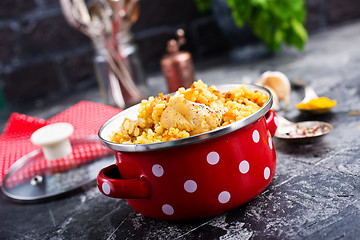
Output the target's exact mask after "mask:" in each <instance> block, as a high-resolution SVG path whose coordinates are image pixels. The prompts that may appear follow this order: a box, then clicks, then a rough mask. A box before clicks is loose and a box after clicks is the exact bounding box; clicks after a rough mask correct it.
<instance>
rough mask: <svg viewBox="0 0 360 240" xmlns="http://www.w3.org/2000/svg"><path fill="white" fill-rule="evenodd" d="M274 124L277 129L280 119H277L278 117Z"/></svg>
mask: <svg viewBox="0 0 360 240" xmlns="http://www.w3.org/2000/svg"><path fill="white" fill-rule="evenodd" d="M274 123H275V126H276V127H277V126H278V125H279V119H278V118H277V116H275V117H274Z"/></svg>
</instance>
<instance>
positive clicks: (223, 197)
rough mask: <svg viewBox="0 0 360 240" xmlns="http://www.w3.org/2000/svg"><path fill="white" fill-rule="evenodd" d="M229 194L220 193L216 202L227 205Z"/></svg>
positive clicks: (226, 192)
mask: <svg viewBox="0 0 360 240" xmlns="http://www.w3.org/2000/svg"><path fill="white" fill-rule="evenodd" d="M230 197H231V196H230V193H229V192H228V191H222V192H221V193H220V194H219V196H218V200H219V202H220V203H227V202H229V200H230Z"/></svg>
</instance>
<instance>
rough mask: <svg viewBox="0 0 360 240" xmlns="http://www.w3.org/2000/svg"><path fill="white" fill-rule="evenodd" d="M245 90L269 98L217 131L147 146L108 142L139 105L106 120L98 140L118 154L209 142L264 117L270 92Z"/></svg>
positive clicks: (221, 88) (226, 88) (222, 88)
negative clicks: (261, 104) (258, 108)
mask: <svg viewBox="0 0 360 240" xmlns="http://www.w3.org/2000/svg"><path fill="white" fill-rule="evenodd" d="M244 85H245V86H246V87H247V88H249V89H253V90H258V91H262V92H264V93H265V94H267V95H268V96H269V98H268V101H267V102H266V103H265V104H264V106H262V108H261V109H260V110H258V111H257V112H256V113H254V114H252V115H250V116H248V117H246V118H244V119H241V120H239V121H236V122H234V123H232V124H229V125H227V126H224V127H220V128H217V129H214V130H212V131H209V132H205V133H202V134H198V135H194V136H191V137H187V138H182V139H177V140H173V141H166V142H160V143H147V144H119V143H114V142H111V141H110V135H111V134H112V133H113V132H114V131H115V130H116V129H119V128H120V125H121V124H122V122H123V121H124V119H125V118H129V119H133V120H135V119H137V116H138V108H139V106H140V103H139V104H137V105H135V106H132V107H130V108H128V109H126V110H124V111H122V112H120V113H119V114H117V115H115V116H114V117H112V118H111V119H110V120H108V121H107V122H106V123H105V124H104V125H103V126H102V127H101V128H100V130H99V133H98V135H99V138H100V139H101V140H102V141H103V145H104V146H106V147H107V148H109V149H112V150H114V151H120V152H145V151H154V150H160V149H165V148H171V147H179V146H184V145H188V144H194V143H198V142H202V141H205V140H209V139H212V138H215V137H219V136H222V135H224V134H227V133H230V132H233V131H235V130H238V129H240V128H243V127H245V126H247V125H249V124H251V123H253V122H255V121H256V120H258V119H260V118H261V117H262V116H264V115H265V114H266V113H267V112H268V111H269V110H270V108H271V106H272V104H273V96H272V94H271V92H270V91H269V90H268V89H266V88H264V87H261V86H257V85H253V84H244ZM237 86H239V84H224V85H218V86H217V89H218V90H219V91H220V92H227V91H229V90H230V89H232V88H234V87H237Z"/></svg>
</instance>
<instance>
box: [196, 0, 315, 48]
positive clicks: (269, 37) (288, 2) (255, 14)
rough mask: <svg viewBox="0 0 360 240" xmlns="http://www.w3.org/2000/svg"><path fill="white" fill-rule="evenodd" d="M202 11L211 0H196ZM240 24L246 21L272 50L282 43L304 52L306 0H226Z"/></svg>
mask: <svg viewBox="0 0 360 240" xmlns="http://www.w3.org/2000/svg"><path fill="white" fill-rule="evenodd" d="M194 1H195V3H196V5H197V8H198V10H199V11H200V12H207V11H209V10H210V9H211V0H194ZM226 1H227V5H228V6H229V8H230V9H231V14H232V18H233V19H234V22H235V24H236V25H237V26H238V27H242V26H244V24H247V25H248V26H249V27H250V28H251V30H252V31H253V33H254V34H255V35H256V36H257V37H258V38H259V39H261V40H262V41H263V42H264V43H265V44H266V45H267V47H268V49H269V50H271V51H278V50H280V49H281V45H282V44H283V43H285V44H287V45H288V46H294V47H296V48H297V49H298V50H299V51H302V50H303V49H304V47H305V44H306V42H307V40H308V34H307V31H306V29H305V27H304V22H305V17H306V10H305V2H306V0H226Z"/></svg>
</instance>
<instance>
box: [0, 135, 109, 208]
mask: <svg viewBox="0 0 360 240" xmlns="http://www.w3.org/2000/svg"><path fill="white" fill-rule="evenodd" d="M70 142H71V146H72V147H73V148H76V147H77V146H78V147H79V145H84V144H86V146H87V147H89V148H91V147H92V146H93V145H94V146H95V145H99V139H98V138H78V139H73V140H71V141H70ZM114 162H115V158H114V155H113V154H111V155H106V156H104V155H103V156H102V157H99V158H94V159H91V160H89V161H86V162H84V161H83V162H81V161H77V162H76V161H75V162H73V163H72V164H68V165H66V164H64V165H62V164H61V163H60V165H59V166H57V168H54V164H53V160H47V159H45V158H44V155H43V152H42V150H41V149H37V150H34V151H32V152H30V153H29V154H27V155H25V156H23V157H22V158H20V159H19V160H17V161H16V162H15V164H13V165H12V166H11V168H10V169H9V171H8V172H7V174H6V175H5V177H4V179H3V183H2V186H1V190H2V191H3V193H4V194H5V195H6V196H7V197H9V198H11V199H13V200H16V201H21V202H38V201H43V200H48V199H53V198H58V197H62V196H64V195H66V194H69V193H72V192H74V191H76V190H80V189H81V187H83V186H85V185H87V184H91V183H93V182H95V180H96V177H97V174H98V173H99V171H100V170H101V169H102V168H104V167H105V166H108V165H110V164H113V163H114Z"/></svg>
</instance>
